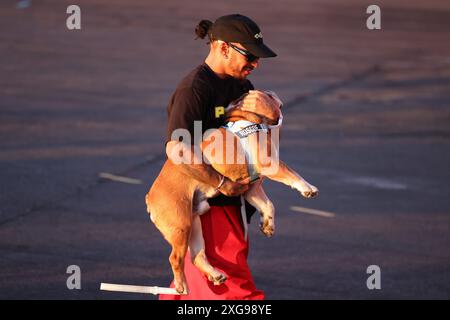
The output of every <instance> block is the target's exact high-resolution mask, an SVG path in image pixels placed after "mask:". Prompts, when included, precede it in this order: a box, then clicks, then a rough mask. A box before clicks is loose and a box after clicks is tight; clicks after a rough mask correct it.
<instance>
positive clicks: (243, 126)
mask: <svg viewBox="0 0 450 320" xmlns="http://www.w3.org/2000/svg"><path fill="white" fill-rule="evenodd" d="M282 122H283V116H282V115H281V114H280V118H279V119H278V123H277V124H276V125H272V126H269V125H266V124H264V123H254V122H250V121H247V120H238V121H234V122H228V123H227V124H226V125H225V126H223V127H224V128H225V129H227V130H229V131H230V132H232V133H233V134H234V135H235V136H237V137H238V138H239V141H240V142H241V145H242V149H243V150H244V154H245V158H246V160H247V169H248V173H249V176H250V183H252V182H254V181H256V180H258V179H259V173H258V172H256V167H255V163H256V159H253V155H252V153H251V152H250V145H249V139H248V137H249V136H250V135H252V134H254V133H257V132H259V131H262V132H265V133H267V132H268V131H269V130H272V129H275V128H278V127H280V126H281V124H282Z"/></svg>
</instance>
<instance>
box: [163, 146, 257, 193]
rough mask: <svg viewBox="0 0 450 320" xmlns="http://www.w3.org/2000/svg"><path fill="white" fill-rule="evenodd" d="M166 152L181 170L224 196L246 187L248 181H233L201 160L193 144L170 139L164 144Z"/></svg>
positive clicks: (243, 190)
mask: <svg viewBox="0 0 450 320" xmlns="http://www.w3.org/2000/svg"><path fill="white" fill-rule="evenodd" d="M166 154H167V157H168V158H169V160H170V161H172V162H173V163H175V164H176V165H177V166H178V169H179V170H181V172H183V173H184V174H186V175H188V176H190V177H193V178H194V179H196V180H197V181H200V182H202V183H205V184H207V185H210V186H212V187H214V188H216V189H218V190H219V191H220V192H221V193H222V194H224V195H226V196H229V197H231V196H237V195H239V194H242V193H243V192H245V191H247V189H248V182H249V181H241V182H233V181H231V180H230V179H228V178H227V177H223V176H222V175H221V174H220V173H218V172H217V171H216V170H214V168H213V167H212V166H210V165H208V164H206V163H205V162H204V161H202V159H201V153H198V152H195V150H194V146H187V145H186V144H184V143H183V142H180V141H174V140H172V141H169V142H168V143H167V145H166ZM222 179H223V181H222Z"/></svg>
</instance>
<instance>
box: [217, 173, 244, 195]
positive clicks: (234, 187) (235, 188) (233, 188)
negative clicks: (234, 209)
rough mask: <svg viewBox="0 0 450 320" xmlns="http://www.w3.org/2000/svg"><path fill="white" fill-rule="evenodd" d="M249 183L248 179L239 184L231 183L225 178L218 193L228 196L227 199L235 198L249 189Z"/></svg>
mask: <svg viewBox="0 0 450 320" xmlns="http://www.w3.org/2000/svg"><path fill="white" fill-rule="evenodd" d="M249 182H250V178H247V179H244V180H241V181H239V182H233V181H231V180H230V179H228V178H227V177H225V181H224V182H223V184H222V186H221V187H220V188H219V191H220V192H221V193H222V194H224V195H226V196H228V197H235V196H238V195H240V194H243V193H244V192H245V191H247V190H248V188H249Z"/></svg>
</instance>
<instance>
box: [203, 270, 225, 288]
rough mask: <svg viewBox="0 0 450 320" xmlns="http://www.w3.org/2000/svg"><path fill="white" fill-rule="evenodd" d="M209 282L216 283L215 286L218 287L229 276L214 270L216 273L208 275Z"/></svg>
mask: <svg viewBox="0 0 450 320" xmlns="http://www.w3.org/2000/svg"><path fill="white" fill-rule="evenodd" d="M208 280H209V281H211V282H212V283H214V285H215V286H218V285H221V284H222V283H224V282H225V281H226V280H227V276H226V275H225V274H223V273H222V272H220V271H219V270H217V269H214V271H213V272H211V273H210V274H209V275H208Z"/></svg>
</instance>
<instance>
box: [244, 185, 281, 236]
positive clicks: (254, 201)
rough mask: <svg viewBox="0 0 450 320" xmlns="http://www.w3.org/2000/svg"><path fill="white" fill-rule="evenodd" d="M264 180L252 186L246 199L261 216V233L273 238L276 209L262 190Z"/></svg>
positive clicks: (246, 194)
mask: <svg viewBox="0 0 450 320" xmlns="http://www.w3.org/2000/svg"><path fill="white" fill-rule="evenodd" d="M262 179H263V178H261V179H260V180H258V181H256V182H255V183H254V184H252V185H251V187H250V189H249V190H248V191H247V192H246V193H245V196H244V197H245V200H247V201H248V202H249V203H250V204H251V205H252V206H254V207H255V208H256V209H257V210H258V211H259V213H260V214H261V222H260V225H259V227H260V229H261V231H262V232H263V233H264V234H265V235H266V236H268V237H271V236H272V235H273V233H274V232H275V208H274V206H273V203H272V201H270V200H269V198H268V197H267V195H266V193H265V192H264V189H263V188H262Z"/></svg>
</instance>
